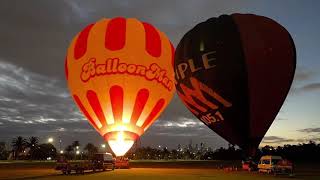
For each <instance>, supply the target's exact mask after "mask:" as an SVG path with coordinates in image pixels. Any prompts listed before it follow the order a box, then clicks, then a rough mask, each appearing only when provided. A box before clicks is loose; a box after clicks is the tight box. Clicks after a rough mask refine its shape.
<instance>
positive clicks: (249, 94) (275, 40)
mask: <svg viewBox="0 0 320 180" xmlns="http://www.w3.org/2000/svg"><path fill="white" fill-rule="evenodd" d="M295 67H296V54H295V46H294V42H293V40H292V38H291V36H290V34H289V33H288V32H287V30H286V29H285V28H284V27H282V26H281V25H280V24H278V23H277V22H275V21H274V20H272V19H269V18H267V17H263V16H258V15H253V14H232V15H222V16H220V17H218V18H210V19H208V20H207V21H205V22H201V23H199V24H197V25H196V26H195V27H194V28H193V29H191V30H190V31H189V32H187V33H186V34H185V35H184V37H183V38H182V40H181V41H180V43H179V45H178V46H177V49H176V54H175V63H174V68H175V79H176V89H177V93H178V95H179V97H180V99H181V100H182V101H183V103H184V104H185V106H186V107H187V108H188V109H189V110H190V111H191V112H192V113H193V114H194V115H195V116H196V117H197V118H198V119H200V120H201V121H202V122H203V123H204V124H206V125H207V126H208V127H209V128H211V129H212V130H213V131H214V132H216V133H217V134H218V135H220V136H221V137H223V138H224V139H225V140H227V141H228V142H230V143H231V144H234V145H238V146H239V147H241V148H242V149H243V150H244V151H245V152H246V153H247V155H248V156H252V155H254V153H255V150H256V148H257V147H258V146H259V144H260V142H261V140H262V138H263V137H264V135H265V133H266V132H267V130H268V129H269V127H270V126H271V124H272V122H273V120H274V119H275V117H276V115H277V113H278V112H279V110H280V108H281V106H282V104H283V102H284V100H285V98H286V96H287V94H288V92H289V89H290V86H291V83H292V80H293V77H294V72H295Z"/></svg>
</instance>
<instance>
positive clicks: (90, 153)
mask: <svg viewBox="0 0 320 180" xmlns="http://www.w3.org/2000/svg"><path fill="white" fill-rule="evenodd" d="M84 150H86V151H87V153H88V157H89V158H91V157H93V156H94V154H95V153H97V152H98V148H97V147H96V146H95V145H93V144H91V143H88V144H87V145H86V146H85V147H84Z"/></svg>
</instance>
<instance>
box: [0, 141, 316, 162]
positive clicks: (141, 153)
mask: <svg viewBox="0 0 320 180" xmlns="http://www.w3.org/2000/svg"><path fill="white" fill-rule="evenodd" d="M202 147H203V146H201V148H200V147H197V146H195V147H193V146H192V145H189V146H186V147H185V148H181V146H180V145H178V146H177V148H176V149H171V150H169V149H168V148H166V147H163V148H152V147H137V146H134V147H133V148H131V150H130V151H129V152H128V153H127V154H126V155H125V157H127V158H129V159H133V160H141V159H145V160H162V159H164V160H170V159H184V160H243V159H245V156H244V152H243V151H242V150H241V149H239V148H236V147H235V146H233V145H229V146H228V147H227V148H223V147H221V148H218V149H216V150H212V149H211V148H204V147H203V148H202ZM100 151H101V152H102V151H106V148H103V149H100ZM98 152H99V148H98V147H97V146H95V145H94V144H92V143H88V144H86V145H85V146H84V147H83V148H81V147H80V142H79V141H73V142H72V144H70V145H68V146H66V148H65V149H64V150H61V151H57V149H56V147H54V145H53V144H51V143H42V144H40V143H39V138H38V137H33V136H32V137H29V138H28V139H26V138H23V137H21V136H18V137H16V138H14V139H13V140H12V141H11V149H10V150H8V149H7V148H6V147H5V143H3V142H0V159H8V158H9V159H14V160H48V158H50V159H52V160H53V159H57V158H58V156H62V155H63V156H64V157H65V158H67V159H72V160H77V159H90V158H91V157H92V156H94V154H95V153H98ZM263 155H279V156H282V157H283V158H286V159H289V160H292V161H310V162H315V161H318V160H320V144H317V143H316V142H314V141H310V142H308V143H302V144H298V145H290V144H287V145H284V146H277V147H273V146H270V145H266V146H264V147H262V148H260V149H257V153H256V156H255V157H253V159H254V160H258V159H260V157H261V156H263Z"/></svg>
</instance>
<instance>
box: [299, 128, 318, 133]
mask: <svg viewBox="0 0 320 180" xmlns="http://www.w3.org/2000/svg"><path fill="white" fill-rule="evenodd" d="M298 131H299V132H303V133H320V128H305V129H299V130H298Z"/></svg>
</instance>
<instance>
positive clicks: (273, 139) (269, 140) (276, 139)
mask: <svg viewBox="0 0 320 180" xmlns="http://www.w3.org/2000/svg"><path fill="white" fill-rule="evenodd" d="M292 142H296V140H294V139H288V138H284V137H280V136H265V137H264V138H263V140H262V143H264V144H270V145H272V144H284V143H292Z"/></svg>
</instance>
